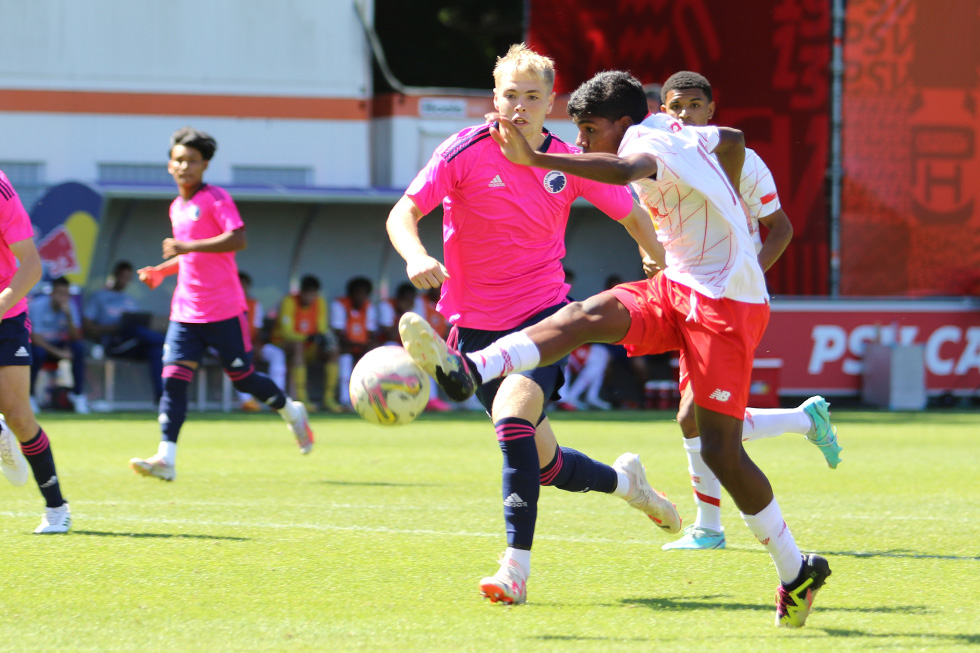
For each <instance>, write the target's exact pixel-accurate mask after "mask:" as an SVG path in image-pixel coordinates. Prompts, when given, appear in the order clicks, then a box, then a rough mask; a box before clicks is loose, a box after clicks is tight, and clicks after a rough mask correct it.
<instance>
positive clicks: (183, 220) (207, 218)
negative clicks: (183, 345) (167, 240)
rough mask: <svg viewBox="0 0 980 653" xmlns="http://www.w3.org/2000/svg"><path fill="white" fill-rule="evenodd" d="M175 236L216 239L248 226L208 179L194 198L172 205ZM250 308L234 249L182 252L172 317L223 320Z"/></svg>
mask: <svg viewBox="0 0 980 653" xmlns="http://www.w3.org/2000/svg"><path fill="white" fill-rule="evenodd" d="M170 222H171V223H172V224H173V228H174V238H176V239H177V240H201V239H203V238H213V237H214V236H220V235H221V234H223V233H226V232H228V231H234V230H235V229H240V228H241V227H243V226H244V223H243V222H242V218H241V216H240V215H238V208H237V207H236V206H235V202H234V201H232V199H231V196H230V195H229V194H228V193H227V192H226V191H225V190H224V189H223V188H219V187H217V186H212V185H210V184H204V185H203V186H202V187H201V188H200V189H199V190H198V191H197V192H196V193H194V197H192V198H191V199H189V200H187V201H184V199H183V198H181V197H178V198H177V199H175V200H174V201H173V203H172V204H171V205H170ZM245 310H246V303H245V293H244V292H242V285H241V283H239V281H238V264H237V263H236V262H235V253H234V252H220V253H212V252H191V253H189V254H182V255H181V256H180V271H179V272H178V274H177V289H176V290H174V298H173V302H172V303H171V305H170V319H171V320H173V321H174V322H197V323H202V322H220V321H221V320H227V319H229V318H232V317H235V316H238V315H241V314H242V313H244V312H245Z"/></svg>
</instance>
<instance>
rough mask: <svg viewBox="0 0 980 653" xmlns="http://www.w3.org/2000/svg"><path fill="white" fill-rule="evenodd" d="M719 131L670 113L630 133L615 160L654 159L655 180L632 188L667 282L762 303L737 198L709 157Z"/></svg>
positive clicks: (756, 262) (758, 272)
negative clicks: (659, 247) (653, 232)
mask: <svg viewBox="0 0 980 653" xmlns="http://www.w3.org/2000/svg"><path fill="white" fill-rule="evenodd" d="M719 138H720V136H719V131H718V128H717V127H692V126H685V125H683V123H681V122H680V121H678V120H675V119H673V118H671V117H670V116H668V115H667V114H663V113H659V114H653V115H651V116H648V117H647V118H646V120H644V121H643V122H642V123H640V124H639V125H634V126H632V127H630V128H629V130H628V131H627V132H626V135H625V136H624V137H623V141H622V142H621V143H620V146H619V154H620V156H627V155H630V154H636V153H646V154H653V155H654V156H656V157H657V161H658V166H657V176H656V179H642V180H640V181H636V182H633V187H634V188H635V189H636V192H637V195H638V196H639V198H640V201H641V202H642V203H643V204H644V205H645V206H646V207H647V208H648V209H649V210H650V212H651V214H653V215H654V217H655V219H656V221H657V237H658V239H659V240H660V242H661V243H663V245H664V249H665V250H666V252H667V269H666V270H665V271H664V274H666V275H667V278H668V279H671V280H673V281H676V282H677V283H680V284H683V285H685V286H687V287H689V288H693V289H694V290H696V291H698V292H699V293H702V294H704V295H706V296H708V297H712V298H719V297H728V298H730V299H734V300H738V301H744V302H751V303H763V302H766V301H768V299H769V295H768V293H767V292H766V282H765V278H764V276H763V274H762V268H761V267H759V260H758V257H757V256H756V251H755V246H754V244H753V242H752V237H751V235H750V234H749V229H748V224H747V217H746V215H745V212H744V211H743V210H742V208H741V205H740V203H739V198H738V195H737V194H736V193H735V191H734V189H733V188H732V185H731V183H729V181H728V178H727V177H726V176H725V172H724V170H722V168H721V165H720V164H719V163H718V159H717V157H715V156H714V155H713V154H711V151H712V150H713V149H714V148H715V146H717V144H718V141H719Z"/></svg>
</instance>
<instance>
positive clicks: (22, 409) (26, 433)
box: [4, 403, 38, 442]
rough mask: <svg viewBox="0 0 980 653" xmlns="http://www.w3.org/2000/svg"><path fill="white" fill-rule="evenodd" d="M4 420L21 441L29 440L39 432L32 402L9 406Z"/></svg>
mask: <svg viewBox="0 0 980 653" xmlns="http://www.w3.org/2000/svg"><path fill="white" fill-rule="evenodd" d="M4 421H5V422H6V423H7V426H8V427H9V428H10V430H11V431H13V433H14V435H16V436H17V439H18V440H20V441H21V442H25V441H27V440H29V439H30V438H32V437H34V435H35V434H36V433H37V429H38V424H37V419H36V418H35V417H34V413H32V412H31V406H30V404H27V403H25V404H24V405H23V406H15V407H13V408H12V409H11V408H8V409H7V412H6V413H5V414H4Z"/></svg>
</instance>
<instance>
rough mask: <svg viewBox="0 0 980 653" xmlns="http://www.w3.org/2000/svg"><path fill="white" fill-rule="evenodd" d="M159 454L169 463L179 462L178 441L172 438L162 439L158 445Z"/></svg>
mask: <svg viewBox="0 0 980 653" xmlns="http://www.w3.org/2000/svg"><path fill="white" fill-rule="evenodd" d="M157 455H158V456H159V457H161V458H163V459H164V461H166V463H167V464H168V465H176V464H177V443H176V442H171V441H170V440H160V446H159V447H157Z"/></svg>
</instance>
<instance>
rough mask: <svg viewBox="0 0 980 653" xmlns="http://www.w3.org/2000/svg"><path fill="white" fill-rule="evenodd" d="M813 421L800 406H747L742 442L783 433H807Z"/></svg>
mask: <svg viewBox="0 0 980 653" xmlns="http://www.w3.org/2000/svg"><path fill="white" fill-rule="evenodd" d="M811 428H813V422H811V421H810V418H809V417H807V414H806V413H804V412H803V411H802V410H800V409H799V408H746V409H745V421H744V422H742V442H748V441H749V440H761V439H762V438H773V437H776V436H777V435H782V434H783V433H799V434H800V435H806V434H807V433H809V432H810V429H811Z"/></svg>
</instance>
